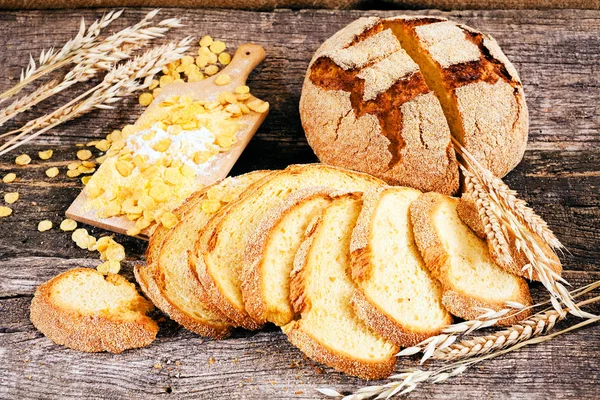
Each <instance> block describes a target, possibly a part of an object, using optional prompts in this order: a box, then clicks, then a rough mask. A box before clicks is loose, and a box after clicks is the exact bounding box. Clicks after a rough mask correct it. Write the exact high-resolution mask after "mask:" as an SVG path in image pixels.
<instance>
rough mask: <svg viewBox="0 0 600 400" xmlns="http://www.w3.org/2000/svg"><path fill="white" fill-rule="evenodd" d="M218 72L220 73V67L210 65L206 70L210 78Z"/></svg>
mask: <svg viewBox="0 0 600 400" xmlns="http://www.w3.org/2000/svg"><path fill="white" fill-rule="evenodd" d="M217 72H219V67H217V66H216V65H209V66H208V67H206V68H205V69H204V73H205V74H206V75H208V76H213V75H214V74H216V73H217Z"/></svg>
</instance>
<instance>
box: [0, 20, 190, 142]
mask: <svg viewBox="0 0 600 400" xmlns="http://www.w3.org/2000/svg"><path fill="white" fill-rule="evenodd" d="M154 13H155V11H153V12H151V13H149V14H147V15H146V16H145V17H144V18H143V19H142V20H141V21H140V22H138V23H137V24H135V25H133V26H130V27H128V28H125V29H123V30H121V31H119V32H117V33H115V34H113V35H110V36H109V37H107V38H105V39H104V40H103V41H101V42H100V43H98V44H97V45H95V46H93V47H91V48H90V49H88V51H86V52H84V53H82V54H80V55H77V56H76V57H74V58H73V62H75V63H76V65H75V66H74V67H73V68H72V69H71V70H70V71H69V72H68V73H67V74H66V75H65V77H64V78H63V80H62V82H60V84H56V85H54V86H53V87H51V88H46V90H43V91H41V92H39V94H36V95H35V96H32V95H33V93H32V95H29V96H26V97H24V98H22V99H19V100H17V101H15V102H14V103H13V104H11V105H10V106H9V107H7V108H6V109H4V110H2V111H0V126H2V125H3V124H4V123H5V122H6V121H8V120H9V119H11V118H14V117H15V116H16V115H17V114H19V113H21V112H24V111H27V110H28V109H30V108H31V107H33V106H35V105H36V104H38V103H40V102H41V101H43V100H45V99H48V98H49V97H51V96H53V95H55V94H57V93H60V92H61V91H63V90H65V89H67V88H69V87H71V86H73V85H74V84H76V83H78V82H86V81H88V80H90V79H91V78H93V77H94V76H96V75H97V74H98V73H99V72H100V71H102V70H109V69H110V68H112V66H113V65H115V64H117V63H118V62H120V61H122V60H124V59H127V58H129V57H130V56H131V54H132V53H133V52H134V51H135V50H137V49H139V48H141V47H142V46H144V45H145V44H147V43H148V42H149V41H151V40H153V39H156V38H159V37H163V36H164V35H165V33H166V32H168V31H169V30H170V29H172V28H177V27H180V26H182V25H181V22H180V20H178V19H176V18H170V19H165V20H163V21H161V22H159V23H158V24H157V25H156V26H148V25H149V24H150V20H151V19H152V17H153V16H154ZM39 89H41V87H40V88H38V90H36V91H35V92H34V93H38V91H39ZM15 103H17V105H18V106H19V107H14V106H13V105H15ZM5 136H8V134H3V135H0V137H5Z"/></svg>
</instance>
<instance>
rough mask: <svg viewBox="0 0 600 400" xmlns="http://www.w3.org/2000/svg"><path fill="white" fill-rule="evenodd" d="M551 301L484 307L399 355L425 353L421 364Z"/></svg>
mask: <svg viewBox="0 0 600 400" xmlns="http://www.w3.org/2000/svg"><path fill="white" fill-rule="evenodd" d="M599 287H600V281H596V282H592V283H590V284H588V285H585V286H582V287H580V288H578V289H574V290H572V291H571V292H570V296H572V297H573V298H574V299H575V298H578V297H580V296H583V295H584V294H586V293H588V292H590V291H592V290H595V289H597V288H599ZM549 303H551V300H546V301H543V302H540V303H538V304H534V305H530V306H527V307H525V306H523V305H522V304H519V303H514V302H507V304H506V308H504V309H502V310H500V311H494V310H487V309H482V311H485V313H484V314H481V315H480V316H478V318H476V319H474V320H469V321H463V322H460V323H458V324H452V325H448V326H447V327H445V328H444V329H442V331H441V333H440V334H439V335H436V336H432V337H430V338H427V339H425V340H423V341H422V342H420V343H418V344H416V345H414V346H412V347H407V348H405V349H403V350H402V351H401V352H399V353H398V354H397V355H398V356H411V355H414V354H417V353H423V356H422V358H421V364H423V363H424V362H425V361H427V360H428V359H429V358H437V357H436V355H439V354H441V353H442V352H444V351H447V349H448V348H452V346H453V345H454V344H455V343H456V342H457V340H458V339H459V337H461V336H466V335H469V334H471V333H473V332H474V331H476V330H479V329H484V328H488V327H490V326H493V325H496V324H497V323H498V322H499V321H501V320H502V319H505V318H512V317H514V316H515V315H518V314H519V313H521V312H524V311H526V310H530V309H533V308H539V307H541V306H544V305H547V304H549ZM580 304H581V305H583V304H587V301H586V302H582V303H580ZM515 310H516V312H515ZM550 310H551V309H550V308H547V309H543V310H541V311H540V312H539V313H537V314H535V315H540V314H543V313H546V312H548V311H550ZM558 314H559V315H560V316H561V318H564V317H565V316H566V313H564V312H563V313H558ZM535 315H534V316H535ZM529 318H533V317H529Z"/></svg>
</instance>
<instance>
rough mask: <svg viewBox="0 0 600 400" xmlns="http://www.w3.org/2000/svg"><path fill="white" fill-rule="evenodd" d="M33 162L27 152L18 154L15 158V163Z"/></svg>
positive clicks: (25, 163)
mask: <svg viewBox="0 0 600 400" xmlns="http://www.w3.org/2000/svg"><path fill="white" fill-rule="evenodd" d="M30 162H31V157H29V156H28V155H27V154H21V155H20V156H17V158H15V164H17V165H27V164H29V163H30Z"/></svg>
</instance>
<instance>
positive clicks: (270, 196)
mask: <svg viewBox="0 0 600 400" xmlns="http://www.w3.org/2000/svg"><path fill="white" fill-rule="evenodd" d="M381 184H382V182H381V181H380V180H378V179H377V178H374V177H371V176H369V175H366V174H361V173H356V172H352V171H347V170H344V169H340V168H335V167H331V166H326V165H321V164H314V165H293V166H290V167H288V168H287V169H285V170H283V171H279V172H275V173H273V174H272V175H270V176H269V177H268V178H266V179H265V180H264V181H261V182H257V183H256V184H254V185H252V186H250V188H248V190H246V191H245V192H244V193H243V194H242V195H241V196H240V198H239V199H238V200H237V201H234V202H232V203H229V204H228V205H227V206H225V207H223V208H222V209H221V210H219V212H218V213H217V214H216V215H215V216H214V217H213V218H212V219H211V220H210V221H209V222H208V224H207V225H206V226H205V227H204V229H203V232H202V233H201V235H200V237H199V239H198V241H197V242H196V246H195V252H196V257H195V258H192V259H190V262H191V263H192V266H193V267H195V270H196V274H197V276H198V278H199V279H200V282H201V283H202V286H203V287H204V288H205V289H206V291H207V292H208V293H209V296H210V298H211V300H212V301H213V303H214V304H216V305H217V307H218V308H219V309H220V310H221V311H222V312H223V313H224V314H225V315H226V316H227V317H228V318H230V319H231V320H233V321H234V322H235V323H236V324H238V325H239V326H242V327H244V328H247V329H257V328H259V327H260V326H261V325H262V324H261V322H260V321H255V320H254V319H252V318H251V317H250V315H249V314H248V312H247V311H246V309H245V306H244V300H243V297H242V289H241V285H242V281H243V276H246V275H248V274H249V271H248V272H244V271H245V270H248V269H249V268H250V267H252V266H245V265H244V264H243V261H244V253H245V252H246V246H247V244H248V240H249V238H250V236H251V235H252V234H254V232H256V227H257V226H258V224H259V223H260V221H261V220H262V218H263V217H264V216H265V215H266V213H268V212H270V210H271V208H272V207H273V206H275V205H277V204H278V203H279V202H280V201H281V200H283V199H285V198H286V197H287V196H288V195H289V194H290V193H291V192H293V191H295V190H298V189H302V188H307V187H313V186H324V187H330V188H332V189H339V190H345V191H350V190H353V191H361V190H365V189H368V188H373V187H377V186H379V185H381Z"/></svg>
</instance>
